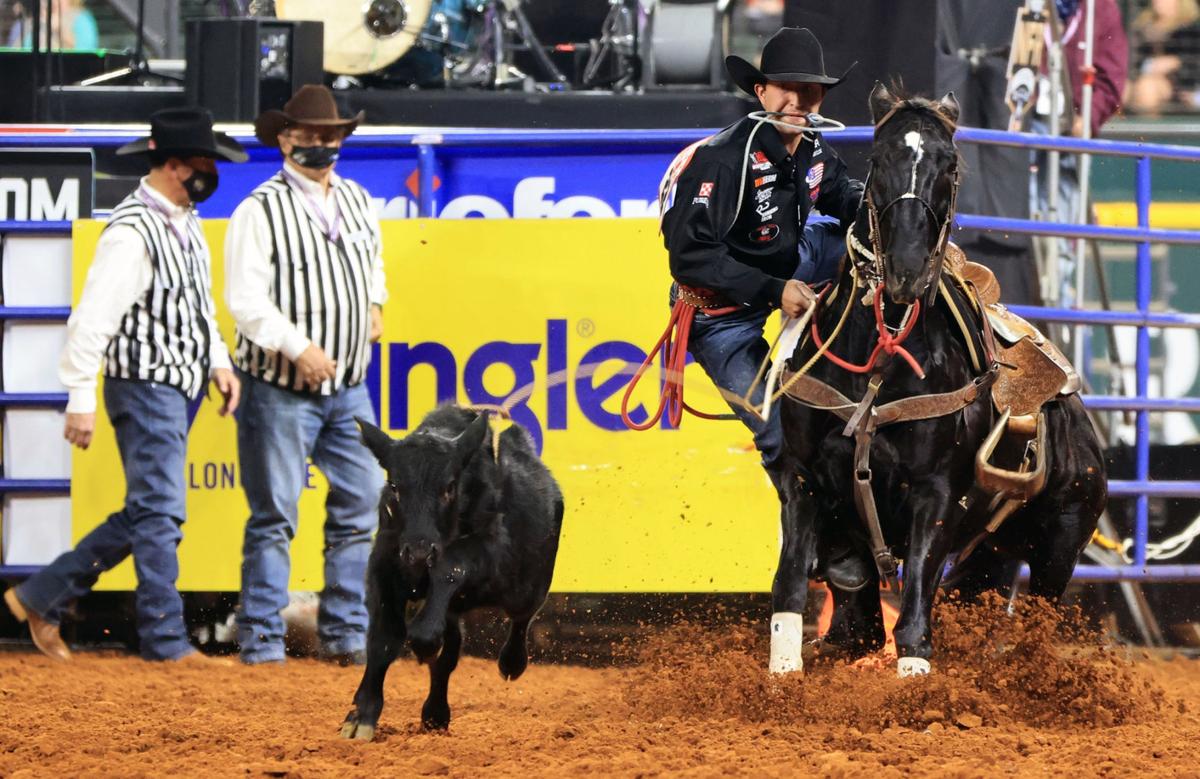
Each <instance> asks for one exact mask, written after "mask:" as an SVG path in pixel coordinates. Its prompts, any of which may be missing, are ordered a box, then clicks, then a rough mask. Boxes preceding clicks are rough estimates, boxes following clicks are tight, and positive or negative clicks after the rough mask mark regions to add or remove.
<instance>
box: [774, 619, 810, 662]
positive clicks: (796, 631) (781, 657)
mask: <svg viewBox="0 0 1200 779" xmlns="http://www.w3.org/2000/svg"><path fill="white" fill-rule="evenodd" d="M803 646H804V617H803V615H801V614H796V613H795V612H792V611H777V612H775V613H774V614H772V615H771V662H770V665H769V666H768V667H769V669H770V671H771V673H773V674H790V673H801V672H803V671H804V657H803V655H802V654H801V649H802V648H803Z"/></svg>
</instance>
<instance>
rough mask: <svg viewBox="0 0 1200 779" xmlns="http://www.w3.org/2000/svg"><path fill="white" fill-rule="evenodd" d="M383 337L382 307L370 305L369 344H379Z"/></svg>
mask: <svg viewBox="0 0 1200 779" xmlns="http://www.w3.org/2000/svg"><path fill="white" fill-rule="evenodd" d="M382 337H383V307H382V306H377V305H375V304H374V303H372V304H371V343H373V344H377V343H379V339H380V338H382Z"/></svg>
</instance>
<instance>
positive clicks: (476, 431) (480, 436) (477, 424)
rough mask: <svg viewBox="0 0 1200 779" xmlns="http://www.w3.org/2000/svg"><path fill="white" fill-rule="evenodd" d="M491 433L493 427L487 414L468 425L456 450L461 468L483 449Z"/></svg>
mask: <svg viewBox="0 0 1200 779" xmlns="http://www.w3.org/2000/svg"><path fill="white" fill-rule="evenodd" d="M490 433H491V426H490V425H489V424H488V416H487V414H480V415H479V416H478V417H476V418H475V421H474V422H472V423H471V424H469V425H467V429H466V430H464V431H463V432H462V435H460V436H459V437H458V446H457V448H456V449H455V454H456V455H457V457H458V467H459V468H465V467H466V465H467V463H469V462H470V461H471V458H472V457H473V456H474V455H475V453H476V452H478V451H479V450H480V448H482V447H483V442H484V441H485V440H487V437H488V435H489V434H490Z"/></svg>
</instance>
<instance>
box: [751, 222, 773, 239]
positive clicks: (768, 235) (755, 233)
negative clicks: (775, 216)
mask: <svg viewBox="0 0 1200 779" xmlns="http://www.w3.org/2000/svg"><path fill="white" fill-rule="evenodd" d="M778 237H779V225H777V224H775V223H774V222H771V223H770V224H765V225H759V226H758V227H756V228H754V229H753V230H751V231H750V240H751V241H754V242H755V243H770V242H771V241H774V240H775V239H776V238H778Z"/></svg>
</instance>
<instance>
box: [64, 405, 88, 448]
mask: <svg viewBox="0 0 1200 779" xmlns="http://www.w3.org/2000/svg"><path fill="white" fill-rule="evenodd" d="M95 429H96V414H95V412H92V413H90V414H70V413H68V414H67V425H66V427H65V428H64V429H63V438H65V439H67V440H68V441H70V442H71V443H73V444H75V445H76V446H78V447H79V448H80V449H87V448H88V445H89V444H91V443H92V432H93V431H94V430H95Z"/></svg>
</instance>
